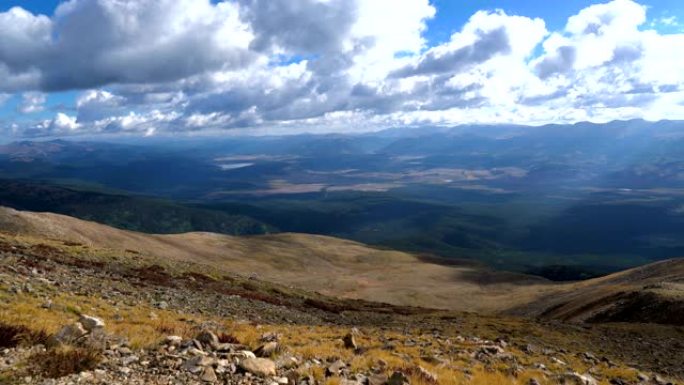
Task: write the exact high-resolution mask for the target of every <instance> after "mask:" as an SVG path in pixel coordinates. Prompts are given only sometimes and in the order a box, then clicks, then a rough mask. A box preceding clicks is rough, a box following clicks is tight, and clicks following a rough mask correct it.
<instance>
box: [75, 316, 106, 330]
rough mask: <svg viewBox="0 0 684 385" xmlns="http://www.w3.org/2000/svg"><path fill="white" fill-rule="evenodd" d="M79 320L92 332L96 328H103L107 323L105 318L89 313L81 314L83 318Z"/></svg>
mask: <svg viewBox="0 0 684 385" xmlns="http://www.w3.org/2000/svg"><path fill="white" fill-rule="evenodd" d="M78 322H79V323H80V324H81V325H83V327H84V328H85V330H87V331H89V332H92V331H95V330H99V329H103V328H104V327H105V323H104V321H103V320H101V319H99V318H97V317H93V316H89V315H85V314H83V315H81V318H79V319H78Z"/></svg>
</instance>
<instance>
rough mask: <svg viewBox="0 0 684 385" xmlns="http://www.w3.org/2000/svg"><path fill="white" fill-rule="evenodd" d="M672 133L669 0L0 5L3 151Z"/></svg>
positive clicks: (51, 0) (74, 0) (21, 1)
mask: <svg viewBox="0 0 684 385" xmlns="http://www.w3.org/2000/svg"><path fill="white" fill-rule="evenodd" d="M636 118H638V119H647V120H661V119H673V120H674V119H684V2H682V1H681V0H643V1H633V0H612V1H603V2H601V1H585V0H564V1H548V0H432V1H430V0H226V1H210V0H69V1H58V0H3V1H2V2H0V137H1V138H14V137H63V136H77V135H88V136H90V135H98V134H107V135H140V136H150V135H160V134H172V135H173V134H183V133H186V134H187V133H191V134H192V133H211V134H215V133H228V132H238V131H239V132H261V133H263V132H290V133H297V132H352V131H370V130H378V129H385V128H391V127H399V126H412V127H421V126H452V125H459V124H474V123H478V124H481V123H486V124H511V123H513V124H530V125H541V124H547V123H574V122H579V121H592V122H605V121H611V120H616V119H636Z"/></svg>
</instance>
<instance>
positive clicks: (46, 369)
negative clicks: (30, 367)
mask: <svg viewBox="0 0 684 385" xmlns="http://www.w3.org/2000/svg"><path fill="white" fill-rule="evenodd" d="M102 359H103V355H102V351H101V350H99V349H93V348H87V347H60V348H57V349H50V350H46V351H43V352H38V353H35V354H34V355H33V356H32V357H31V358H30V359H29V362H34V363H35V364H36V366H35V370H36V372H37V373H36V374H40V375H42V376H43V377H46V378H60V377H64V376H68V375H70V374H75V373H81V372H83V371H87V370H93V369H95V368H96V367H97V365H98V364H99V363H100V362H102Z"/></svg>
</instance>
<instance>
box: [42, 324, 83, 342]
mask: <svg viewBox="0 0 684 385" xmlns="http://www.w3.org/2000/svg"><path fill="white" fill-rule="evenodd" d="M86 334H88V331H87V330H86V329H85V328H84V327H83V325H82V324H81V323H80V322H74V323H73V324H71V325H66V326H64V327H62V328H61V329H59V331H58V332H57V333H55V334H54V335H52V336H50V338H48V340H47V346H48V347H55V346H58V345H62V344H72V343H74V342H76V341H77V340H79V339H81V338H82V337H83V336H85V335H86Z"/></svg>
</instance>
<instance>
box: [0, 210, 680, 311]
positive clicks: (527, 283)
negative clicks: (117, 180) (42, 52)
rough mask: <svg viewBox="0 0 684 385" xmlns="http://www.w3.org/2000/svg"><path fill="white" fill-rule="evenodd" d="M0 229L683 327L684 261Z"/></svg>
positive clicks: (63, 224)
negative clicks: (443, 257)
mask: <svg viewBox="0 0 684 385" xmlns="http://www.w3.org/2000/svg"><path fill="white" fill-rule="evenodd" d="M0 231H2V232H5V233H14V234H21V235H27V236H34V237H41V238H50V239H56V240H62V241H69V242H77V243H81V244H84V245H90V246H96V247H103V248H108V249H115V250H121V251H124V250H135V251H136V252H139V253H141V257H144V256H154V257H157V258H165V259H168V260H172V261H177V262H192V263H200V264H203V265H207V266H210V267H212V268H214V269H218V270H219V271H221V272H226V273H228V272H230V273H237V274H241V275H245V276H249V275H253V274H256V275H258V277H259V278H260V279H262V280H266V281H272V282H276V283H279V284H286V285H293V286H295V287H298V288H302V289H305V290H312V291H317V292H320V293H322V294H326V295H331V296H337V297H341V298H355V299H365V300H371V301H378V302H386V303H391V304H396V305H409V306H420V307H428V308H439V309H449V310H461V311H474V312H481V313H508V314H514V315H521V316H532V317H540V318H550V319H562V320H567V321H580V322H582V321H633V322H653V323H674V324H682V323H684V260H682V259H675V260H669V261H663V262H658V263H654V264H651V265H647V266H643V267H639V268H636V269H631V270H627V271H624V272H620V273H616V274H612V275H609V276H606V277H601V278H597V279H592V280H587V281H582V282H575V283H563V284H559V283H552V282H549V281H547V280H544V279H541V278H537V277H532V276H526V275H521V274H513V273H507V272H497V271H492V270H490V269H487V268H485V267H482V266H480V265H475V264H473V263H470V262H459V261H456V262H453V261H450V262H449V263H440V262H439V260H435V259H426V258H422V257H421V256H417V255H413V254H409V253H405V252H398V251H391V250H383V249H378V248H373V247H370V246H367V245H364V244H361V243H357V242H352V241H348V240H342V239H338V238H333V237H326V236H318V235H308V234H293V233H285V234H274V235H259V236H249V237H235V236H229V235H220V234H212V233H186V234H176V235H151V234H142V233H136V232H131V231H125V230H119V229H115V228H112V227H108V226H105V225H101V224H98V223H94V222H88V221H83V220H79V219H75V218H72V217H68V216H64V215H57V214H51V213H33V212H22V211H16V210H13V209H8V208H0Z"/></svg>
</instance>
